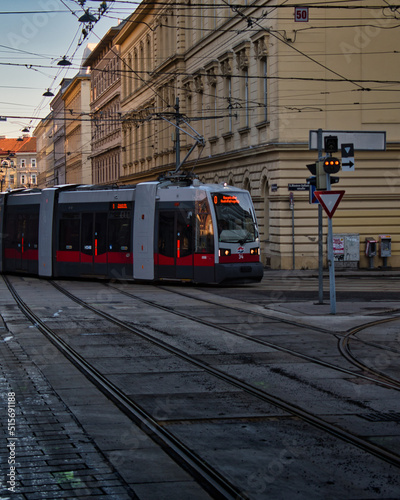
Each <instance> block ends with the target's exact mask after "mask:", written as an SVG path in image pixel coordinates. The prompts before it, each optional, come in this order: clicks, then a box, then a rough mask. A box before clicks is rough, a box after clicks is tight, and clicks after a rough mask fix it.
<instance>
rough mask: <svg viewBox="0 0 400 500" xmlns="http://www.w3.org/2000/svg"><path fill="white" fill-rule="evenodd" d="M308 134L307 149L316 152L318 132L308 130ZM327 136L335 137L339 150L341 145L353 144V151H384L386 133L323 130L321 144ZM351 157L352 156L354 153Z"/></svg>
mask: <svg viewBox="0 0 400 500" xmlns="http://www.w3.org/2000/svg"><path fill="white" fill-rule="evenodd" d="M309 134H310V135H309V141H308V144H309V149H310V150H313V149H314V150H318V130H310V133H309ZM329 135H336V136H337V138H338V146H339V148H341V146H342V144H347V145H348V144H353V145H354V149H356V150H357V151H385V150H386V132H368V131H367V132H362V131H354V132H352V131H343V130H323V131H322V143H324V137H326V136H329ZM349 156H350V155H349ZM352 156H354V152H353V155H352Z"/></svg>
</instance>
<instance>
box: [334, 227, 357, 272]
mask: <svg viewBox="0 0 400 500" xmlns="http://www.w3.org/2000/svg"><path fill="white" fill-rule="evenodd" d="M333 255H334V259H335V263H337V267H338V268H340V267H341V268H353V267H358V265H359V261H360V235H359V234H358V233H341V234H334V235H333Z"/></svg>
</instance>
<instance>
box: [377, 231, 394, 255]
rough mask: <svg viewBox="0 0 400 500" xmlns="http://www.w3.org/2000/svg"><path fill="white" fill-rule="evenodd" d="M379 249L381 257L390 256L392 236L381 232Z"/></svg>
mask: <svg viewBox="0 0 400 500" xmlns="http://www.w3.org/2000/svg"><path fill="white" fill-rule="evenodd" d="M379 250H380V256H381V257H391V255H392V237H391V236H390V234H381V235H380V236H379Z"/></svg>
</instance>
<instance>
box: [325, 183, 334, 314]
mask: <svg viewBox="0 0 400 500" xmlns="http://www.w3.org/2000/svg"><path fill="white" fill-rule="evenodd" d="M326 185H327V190H328V191H330V190H331V178H330V175H329V174H326ZM327 247H328V248H327V250H328V252H327V253H328V268H329V298H330V304H331V309H330V311H331V314H336V285H335V257H334V254H333V228H332V217H328V242H327Z"/></svg>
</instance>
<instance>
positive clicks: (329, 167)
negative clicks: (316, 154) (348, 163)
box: [324, 158, 340, 174]
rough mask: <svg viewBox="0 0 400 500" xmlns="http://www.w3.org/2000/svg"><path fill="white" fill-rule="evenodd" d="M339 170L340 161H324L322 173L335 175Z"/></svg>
mask: <svg viewBox="0 0 400 500" xmlns="http://www.w3.org/2000/svg"><path fill="white" fill-rule="evenodd" d="M339 170H340V160H339V159H338V158H327V159H326V160H324V171H325V172H326V173H327V174H337V173H338V172H339Z"/></svg>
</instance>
